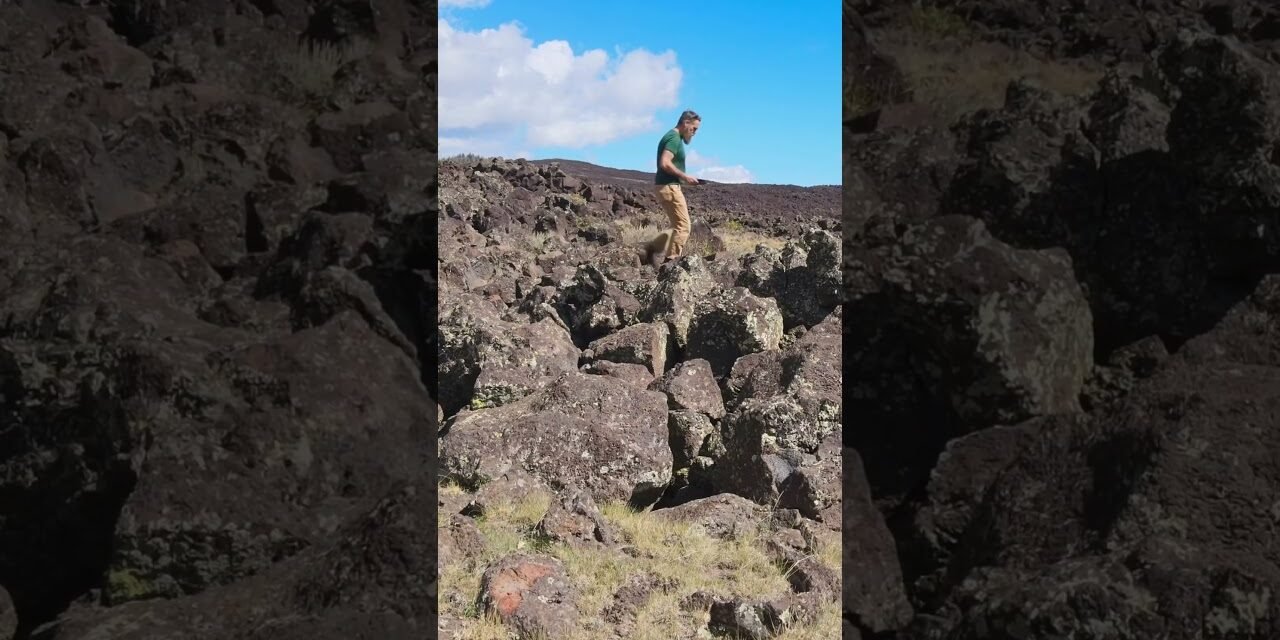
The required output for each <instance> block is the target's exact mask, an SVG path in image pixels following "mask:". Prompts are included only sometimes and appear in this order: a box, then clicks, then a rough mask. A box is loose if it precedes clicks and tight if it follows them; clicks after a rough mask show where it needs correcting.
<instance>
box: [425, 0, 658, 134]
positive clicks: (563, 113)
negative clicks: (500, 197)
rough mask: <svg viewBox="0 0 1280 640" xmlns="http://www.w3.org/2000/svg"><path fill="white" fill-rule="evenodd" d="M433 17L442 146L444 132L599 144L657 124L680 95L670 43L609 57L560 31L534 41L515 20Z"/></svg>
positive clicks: (644, 130)
mask: <svg viewBox="0 0 1280 640" xmlns="http://www.w3.org/2000/svg"><path fill="white" fill-rule="evenodd" d="M459 1H466V0H454V2H459ZM438 25H439V30H440V31H439V33H440V39H439V47H440V92H439V96H440V121H439V125H440V135H441V150H440V153H441V154H442V155H443V154H445V153H446V151H445V149H446V145H445V143H444V139H445V138H448V139H451V140H452V141H453V142H451V145H453V146H454V147H458V148H460V147H462V146H465V145H466V144H474V145H477V146H476V148H493V147H500V146H511V145H516V146H521V147H529V146H563V147H571V148H581V147H586V146H590V145H598V144H605V143H608V142H612V141H614V140H618V139H620V138H625V137H627V136H631V135H635V134H638V133H644V132H648V131H655V130H658V129H661V128H662V126H663V125H662V123H659V122H658V121H657V119H656V118H655V113H656V112H657V111H658V110H659V109H664V108H670V107H672V106H675V105H676V102H677V97H678V93H679V89H680V82H681V79H682V77H683V74H682V71H681V69H680V67H679V65H678V64H677V63H676V56H675V53H674V52H672V51H667V52H664V53H653V52H650V51H645V50H643V49H636V50H633V51H629V52H626V53H623V52H618V55H617V56H616V57H612V58H611V57H610V56H609V54H608V53H606V52H605V51H603V50H599V49H593V50H590V51H584V52H582V53H574V51H573V48H572V47H571V46H570V45H569V43H568V42H565V41H563V40H549V41H546V42H542V43H538V44H535V43H534V42H533V41H532V40H531V39H529V38H528V37H526V36H525V34H524V30H523V29H522V28H521V27H520V26H519V25H518V24H516V23H507V24H503V25H501V26H499V27H497V28H491V29H482V30H480V31H466V30H460V29H455V28H453V26H452V25H450V24H449V22H448V21H447V20H444V19H441V20H439V23H438ZM465 151H467V152H473V153H480V152H479V151H471V150H470V149H465Z"/></svg>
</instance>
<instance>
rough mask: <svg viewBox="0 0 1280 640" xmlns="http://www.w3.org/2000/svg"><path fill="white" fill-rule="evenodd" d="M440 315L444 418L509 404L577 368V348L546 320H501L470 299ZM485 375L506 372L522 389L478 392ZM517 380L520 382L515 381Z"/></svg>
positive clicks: (489, 308)
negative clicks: (492, 371) (473, 407)
mask: <svg viewBox="0 0 1280 640" xmlns="http://www.w3.org/2000/svg"><path fill="white" fill-rule="evenodd" d="M456 300H457V302H454V303H452V304H449V305H446V306H445V307H444V308H443V309H442V310H441V312H440V365H439V366H440V371H439V375H440V387H441V388H440V404H441V405H442V406H443V407H444V410H445V413H446V414H452V413H455V412H457V411H458V410H459V409H461V408H462V407H464V406H467V405H468V404H471V403H472V402H473V401H476V405H477V406H478V407H482V406H489V405H490V404H497V403H496V402H491V401H493V400H499V399H500V400H502V401H509V400H510V399H512V398H513V397H518V395H519V392H520V391H527V390H528V387H533V386H539V385H540V384H542V383H544V382H546V381H548V380H550V379H551V378H553V377H554V376H557V375H559V374H560V373H563V372H565V371H574V370H576V369H577V368H578V356H579V353H578V348H577V347H575V346H574V345H573V340H572V338H571V337H570V336H569V334H568V332H567V331H565V330H564V327H563V326H562V325H560V324H558V323H557V322H555V321H553V320H551V319H544V320H540V321H538V322H535V323H532V324H530V323H525V322H514V321H507V320H504V319H503V318H502V317H501V315H500V314H499V312H498V310H497V308H496V307H495V306H494V305H493V304H491V303H489V302H488V301H486V300H484V299H482V298H480V297H479V296H475V295H461V296H457V297H456ZM489 369H496V370H507V371H511V372H513V373H512V374H511V375H512V376H513V377H515V378H516V380H517V381H523V383H524V384H525V385H527V386H526V387H525V388H524V389H520V388H517V387H512V386H510V385H497V384H496V383H498V382H500V381H501V380H502V377H495V378H491V379H490V381H492V382H493V383H495V388H490V389H487V390H486V389H481V390H480V391H485V395H484V396H483V397H481V396H478V395H477V389H476V386H475V385H476V381H477V380H478V377H479V376H480V374H481V373H482V372H484V371H486V370H489ZM521 376H523V377H521Z"/></svg>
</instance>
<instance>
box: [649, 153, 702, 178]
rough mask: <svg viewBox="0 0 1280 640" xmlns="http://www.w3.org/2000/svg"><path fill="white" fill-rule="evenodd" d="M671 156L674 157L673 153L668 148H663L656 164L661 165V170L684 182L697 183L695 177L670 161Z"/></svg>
mask: <svg viewBox="0 0 1280 640" xmlns="http://www.w3.org/2000/svg"><path fill="white" fill-rule="evenodd" d="M673 158H675V154H673V153H671V151H670V150H668V149H663V150H662V159H661V160H659V161H658V166H660V167H662V170H663V171H666V172H667V173H669V174H671V175H673V176H675V177H677V178H679V179H681V180H683V181H684V182H685V183H686V184H698V179H697V178H695V177H693V176H691V175H689V174H687V173H685V172H683V171H681V170H679V169H677V168H676V165H675V163H674V162H672V159H673Z"/></svg>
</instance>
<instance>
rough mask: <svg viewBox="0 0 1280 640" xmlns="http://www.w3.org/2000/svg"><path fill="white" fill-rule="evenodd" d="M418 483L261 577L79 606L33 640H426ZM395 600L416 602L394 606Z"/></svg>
mask: <svg viewBox="0 0 1280 640" xmlns="http://www.w3.org/2000/svg"><path fill="white" fill-rule="evenodd" d="M420 480H421V478H419V480H415V481H412V482H408V483H403V484H400V485H398V486H395V487H392V488H390V490H389V491H387V493H386V494H385V495H383V496H381V498H380V499H378V500H377V501H376V502H372V503H366V504H365V505H364V506H363V508H361V509H360V510H359V511H358V512H357V514H356V517H355V518H353V520H352V521H351V522H350V523H349V524H348V525H346V526H344V527H341V528H340V530H339V531H338V532H337V534H338V535H337V537H336V539H335V540H334V541H333V542H327V543H325V544H324V545H323V546H322V547H319V548H314V549H310V550H308V551H305V552H303V553H301V554H298V555H296V556H293V557H291V558H289V559H286V560H284V561H282V562H280V563H279V564H277V565H275V566H273V567H272V568H271V569H270V570H268V571H266V572H264V573H262V574H258V575H255V576H251V577H248V578H245V579H243V580H240V581H237V582H236V583H234V584H229V585H223V586H215V587H211V588H209V589H207V590H205V591H202V592H201V593H198V594H196V595H193V596H189V597H184V598H175V599H165V598H156V599H150V600H143V601H137V602H130V603H127V604H124V605H121V606H114V607H99V606H91V605H85V604H78V605H76V606H73V607H72V608H71V609H70V610H68V611H67V612H66V613H64V614H63V615H62V616H61V617H60V618H59V619H58V620H56V621H55V622H52V623H50V624H47V625H44V626H42V627H41V628H39V629H37V630H36V631H35V633H34V635H33V637H37V638H50V639H54V638H56V639H58V640H62V639H67V640H90V639H92V638H95V637H100V635H101V634H102V633H103V632H104V630H110V633H111V634H112V637H116V638H127V639H129V640H162V639H164V638H176V637H184V638H199V639H200V640H233V639H235V638H255V639H259V638H260V639H261V640H267V638H279V637H285V638H296V639H297V640H302V639H304V638H340V637H351V635H352V634H356V635H359V634H365V633H371V634H374V635H375V636H376V637H380V638H391V639H395V640H410V639H411V638H418V637H421V636H422V634H423V633H429V632H427V631H426V630H425V629H424V627H425V623H426V620H428V619H429V616H430V613H429V612H428V611H427V609H426V607H427V606H428V605H427V604H426V602H427V601H428V599H429V598H428V596H426V595H425V594H426V593H427V591H428V590H430V591H434V589H435V585H434V581H432V580H430V579H428V578H427V577H424V576H430V573H429V572H430V571H431V565H432V564H434V563H435V561H436V557H435V556H436V550H435V545H436V536H435V533H433V531H434V529H435V526H434V524H435V522H434V515H433V514H434V512H433V511H432V510H431V507H430V505H429V504H425V503H424V502H429V500H426V499H427V498H430V492H429V491H427V489H428V488H429V487H428V486H426V485H425V484H424V483H423V482H421V481H420ZM404 593H411V594H417V596H418V597H410V598H407V599H401V598H400V594H404ZM430 598H432V599H433V598H434V595H431V596H430ZM229 611H233V612H236V614H235V615H226V612H229ZM312 634H315V635H312Z"/></svg>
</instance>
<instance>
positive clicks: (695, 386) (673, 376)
mask: <svg viewBox="0 0 1280 640" xmlns="http://www.w3.org/2000/svg"><path fill="white" fill-rule="evenodd" d="M654 387H655V388H656V390H657V391H662V392H664V393H666V394H667V401H668V404H669V405H670V407H671V410H672V411H695V412H699V413H703V414H706V416H707V417H709V418H712V419H715V420H719V419H720V418H723V417H724V401H723V400H722V399H721V396H720V387H719V385H717V384H716V379H715V376H714V375H713V374H712V373H711V363H710V362H707V361H706V360H701V359H694V360H686V361H684V362H681V363H680V364H678V365H676V366H674V367H672V368H671V370H670V371H668V372H667V374H666V375H665V376H663V378H662V379H661V380H658V381H655V382H654Z"/></svg>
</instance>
